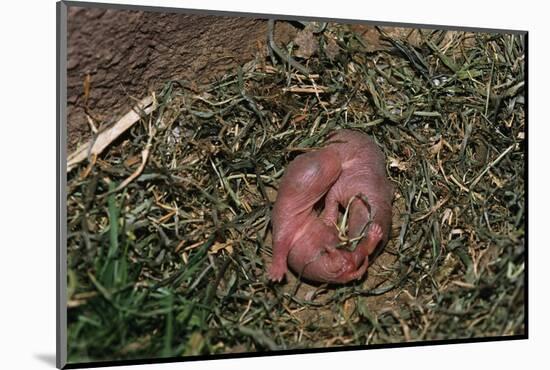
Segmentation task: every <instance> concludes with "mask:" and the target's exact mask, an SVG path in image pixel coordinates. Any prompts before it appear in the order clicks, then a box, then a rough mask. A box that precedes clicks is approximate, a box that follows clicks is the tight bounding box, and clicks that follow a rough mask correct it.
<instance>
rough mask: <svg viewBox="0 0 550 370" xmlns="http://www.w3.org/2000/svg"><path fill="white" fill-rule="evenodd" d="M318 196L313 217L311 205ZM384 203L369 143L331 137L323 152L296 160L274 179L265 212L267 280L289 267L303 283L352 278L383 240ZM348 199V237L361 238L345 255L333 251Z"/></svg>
mask: <svg viewBox="0 0 550 370" xmlns="http://www.w3.org/2000/svg"><path fill="white" fill-rule="evenodd" d="M323 197H325V199H324V209H323V210H322V212H321V213H320V214H318V212H317V211H316V210H315V209H314V206H315V204H316V203H318V202H319V201H320V200H321V199H322V198H323ZM392 198H393V186H392V184H391V183H390V181H389V180H388V178H387V176H386V168H385V158H384V154H383V153H382V151H381V150H380V148H378V146H377V145H376V143H375V142H374V141H373V140H372V139H371V138H370V137H369V136H367V135H365V134H363V133H361V132H357V131H352V130H338V131H336V132H334V133H332V134H331V135H330V136H329V140H328V144H327V145H326V146H325V147H324V148H322V149H319V150H317V151H313V152H309V153H305V154H302V155H300V156H298V157H296V159H294V160H293V161H292V162H291V163H290V164H289V166H288V168H287V170H286V171H285V174H284V175H283V178H282V179H281V183H280V186H279V191H278V194H277V199H276V201H275V205H274V207H273V213H272V224H273V260H272V264H271V267H270V268H269V272H268V275H269V278H270V279H271V280H273V281H281V280H282V279H283V277H284V275H285V273H286V272H287V270H288V267H287V266H290V268H291V269H292V270H293V271H294V272H295V273H297V274H298V275H299V276H301V277H303V278H305V279H307V280H311V281H317V282H326V283H347V282H349V281H351V280H355V279H360V278H361V277H363V275H364V274H365V272H366V270H367V267H368V263H369V259H368V256H369V255H370V254H371V253H372V252H373V251H374V250H375V249H376V247H377V246H378V245H379V244H381V243H382V244H384V243H385V242H386V241H387V240H388V236H389V235H388V234H389V230H390V226H391V212H392V209H391V202H392ZM350 200H351V206H350V208H349V220H348V229H349V230H348V237H350V238H356V237H360V236H361V235H364V237H363V238H361V239H360V240H359V243H358V245H357V247H356V248H355V249H354V250H353V251H350V250H348V249H345V248H337V245H338V244H339V243H340V239H339V237H338V229H337V227H336V222H337V219H338V215H339V206H342V207H343V208H346V207H347V206H348V203H349V202H350ZM367 201H368V203H367ZM369 221H372V222H371V223H370V225H368V226H367V224H368V222H369ZM362 233H363V234H362Z"/></svg>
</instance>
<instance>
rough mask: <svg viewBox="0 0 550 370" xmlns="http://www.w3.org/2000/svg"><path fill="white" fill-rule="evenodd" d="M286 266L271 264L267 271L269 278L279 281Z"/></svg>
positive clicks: (283, 274)
mask: <svg viewBox="0 0 550 370" xmlns="http://www.w3.org/2000/svg"><path fill="white" fill-rule="evenodd" d="M285 273H286V267H285V266H279V265H271V267H270V268H269V272H268V273H267V275H268V277H269V280H271V281H274V282H281V281H282V280H283V278H284V276H285Z"/></svg>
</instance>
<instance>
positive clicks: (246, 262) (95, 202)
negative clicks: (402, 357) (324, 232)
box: [67, 24, 525, 362]
mask: <svg viewBox="0 0 550 370" xmlns="http://www.w3.org/2000/svg"><path fill="white" fill-rule="evenodd" d="M389 31H391V29H378V32H380V34H381V37H382V39H383V40H384V42H385V44H384V45H383V47H381V48H378V49H376V50H374V51H373V50H372V49H373V48H372V45H367V44H366V41H364V40H363V39H362V38H361V37H359V36H357V34H355V33H354V32H352V31H351V30H350V29H349V28H348V27H347V26H345V25H338V24H328V25H326V27H324V28H323V29H321V30H320V29H311V28H310V29H308V28H306V29H304V31H303V32H302V33H301V34H300V39H298V40H297V43H298V44H300V43H302V44H304V45H306V46H307V48H306V49H303V48H302V51H301V52H297V50H299V49H300V45H296V44H292V43H291V44H290V45H286V46H284V47H283V46H282V45H276V46H277V47H278V50H276V51H275V50H274V49H273V48H271V49H270V52H269V53H267V55H265V56H259V57H258V59H257V60H254V61H252V62H250V63H248V64H246V65H245V66H243V67H242V68H239V69H238V70H236V71H235V72H234V73H233V74H228V75H226V76H224V78H222V79H220V80H218V81H214V82H213V83H212V84H211V85H209V86H205V87H202V88H196V87H193V86H190V85H189V84H188V83H187V82H186V81H170V82H168V83H167V84H166V86H165V88H164V89H163V90H162V91H160V92H158V93H157V94H155V95H154V96H152V97H149V98H148V99H149V101H148V103H149V105H147V107H150V109H148V111H147V112H143V111H141V113H142V114H141V115H139V114H138V115H136V116H135V120H134V122H135V123H133V124H132V125H130V126H131V127H129V128H127V129H125V130H122V131H121V132H119V133H118V134H117V135H116V136H117V138H116V139H115V140H112V139H110V140H108V145H106V146H105V147H104V149H102V150H98V151H97V152H93V153H95V154H93V155H89V154H90V150H89V148H88V151H86V156H84V157H83V158H82V160H81V161H76V162H75V163H73V164H72V165H71V166H70V169H71V171H70V172H69V174H68V184H67V189H68V191H67V193H68V204H67V215H68V231H69V234H68V241H67V242H68V271H69V274H68V287H69V291H68V325H69V331H68V335H69V338H68V343H69V360H70V361H72V362H74V361H93V360H102V359H133V358H144V357H158V356H186V355H197V354H217V353H228V352H250V351H265V350H277V349H295V348H312V347H327V346H340V345H359V344H374V343H398V342H403V341H420V340H440V339H455V338H474V337H490V336H500V335H515V334H523V333H524V332H525V327H524V315H525V310H524V309H525V306H524V305H525V301H524V294H525V287H524V263H525V187H524V172H525V166H524V165H525V109H524V103H525V102H524V99H525V97H524V91H525V87H524V55H525V54H524V53H525V51H524V41H525V40H524V38H523V36H521V35H504V34H484V33H475V34H473V33H464V32H450V31H433V30H413V31H411V33H410V34H411V35H414V36H415V38H416V40H417V42H416V43H415V45H412V44H411V43H410V42H409V41H407V40H408V38H392V37H390V36H389V34H388V33H387V32H389ZM273 43H275V44H276V40H273ZM312 45H313V46H314V47H313V49H312ZM281 53H283V54H282V55H283V56H284V55H285V53H286V54H288V53H290V55H291V56H292V55H294V57H293V59H292V60H293V62H292V63H289V62H288V61H289V58H288V57H287V58H281V55H280V54H281ZM296 53H297V54H296ZM297 55H299V56H300V58H298V56H297ZM293 63H298V64H299V65H300V67H296V64H293ZM302 68H303V69H302ZM304 72H306V73H307V74H309V75H307V74H305V73H304ZM119 127H120V126H119ZM337 128H352V129H356V130H360V131H363V132H366V133H368V134H369V135H371V136H373V137H374V138H375V140H376V141H377V142H378V144H379V145H380V146H381V148H382V149H383V150H384V152H385V154H386V156H387V158H388V163H387V171H388V174H389V176H390V179H391V180H392V181H393V183H394V184H395V185H396V192H395V199H394V214H395V217H394V223H393V235H392V238H391V240H390V242H389V243H388V245H387V246H386V248H385V249H384V250H383V251H382V252H381V253H380V254H379V256H378V258H377V259H376V260H375V262H374V264H373V265H372V266H371V267H370V268H369V273H368V277H367V279H365V280H363V281H360V282H357V283H354V284H349V285H346V286H341V287H327V286H309V285H306V284H303V283H300V282H299V281H298V280H296V279H294V278H293V277H290V278H289V281H288V282H287V283H286V284H283V285H279V284H271V283H269V282H268V281H267V278H266V274H265V271H266V266H267V264H268V261H269V260H270V253H271V240H270V238H271V235H270V232H271V230H270V222H269V221H270V210H271V206H272V202H273V200H274V196H275V194H276V189H277V184H278V181H279V179H280V177H281V175H282V173H283V171H284V169H285V167H286V165H287V164H288V163H289V161H291V160H292V159H293V158H294V157H295V156H296V155H298V154H300V153H301V152H303V151H307V150H311V149H312V148H316V147H319V146H322V144H323V141H324V139H325V137H326V135H327V133H328V132H330V131H331V130H334V129H337ZM115 129H116V125H115V126H113V127H108V128H104V129H103V130H104V131H105V132H106V131H109V130H115ZM111 133H112V131H111ZM100 136H101V134H98V135H97V136H96V139H97V140H99V137H100ZM97 140H96V141H97ZM73 158H74V157H73Z"/></svg>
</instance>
